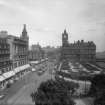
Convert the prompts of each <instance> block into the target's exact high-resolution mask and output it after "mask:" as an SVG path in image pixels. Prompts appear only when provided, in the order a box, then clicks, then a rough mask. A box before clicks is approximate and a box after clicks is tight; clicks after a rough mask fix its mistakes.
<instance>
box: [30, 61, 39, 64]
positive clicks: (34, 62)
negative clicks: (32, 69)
mask: <svg viewBox="0 0 105 105" xmlns="http://www.w3.org/2000/svg"><path fill="white" fill-rule="evenodd" d="M30 63H33V64H38V63H39V61H31V62H30Z"/></svg>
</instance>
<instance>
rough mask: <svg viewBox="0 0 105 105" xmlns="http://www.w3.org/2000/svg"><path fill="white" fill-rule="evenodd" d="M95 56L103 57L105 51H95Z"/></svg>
mask: <svg viewBox="0 0 105 105" xmlns="http://www.w3.org/2000/svg"><path fill="white" fill-rule="evenodd" d="M96 57H97V58H105V51H103V52H97V53H96Z"/></svg>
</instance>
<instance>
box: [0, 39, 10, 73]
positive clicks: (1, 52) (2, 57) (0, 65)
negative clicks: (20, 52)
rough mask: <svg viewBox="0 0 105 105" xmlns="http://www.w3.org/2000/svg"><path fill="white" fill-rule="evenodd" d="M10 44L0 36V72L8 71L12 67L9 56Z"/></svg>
mask: <svg viewBox="0 0 105 105" xmlns="http://www.w3.org/2000/svg"><path fill="white" fill-rule="evenodd" d="M9 49H10V46H9V44H8V42H7V39H6V38H0V74H3V73H5V72H8V71H10V70H11V68H12V62H11V60H10V59H9V58H10V50H9Z"/></svg>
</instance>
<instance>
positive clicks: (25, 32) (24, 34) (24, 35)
mask: <svg viewBox="0 0 105 105" xmlns="http://www.w3.org/2000/svg"><path fill="white" fill-rule="evenodd" d="M22 36H23V37H26V36H27V30H26V24H24V27H23V31H22Z"/></svg>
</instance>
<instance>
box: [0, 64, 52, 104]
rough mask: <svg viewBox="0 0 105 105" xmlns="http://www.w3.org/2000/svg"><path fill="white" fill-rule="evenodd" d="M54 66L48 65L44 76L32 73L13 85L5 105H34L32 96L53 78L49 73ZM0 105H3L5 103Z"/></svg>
mask: <svg viewBox="0 0 105 105" xmlns="http://www.w3.org/2000/svg"><path fill="white" fill-rule="evenodd" d="M52 66H53V65H52V64H51V63H48V67H47V69H46V71H45V72H44V73H43V74H42V75H38V74H37V72H30V73H28V74H27V75H26V76H24V77H23V78H22V79H21V80H19V81H17V83H15V84H13V86H12V87H11V88H10V89H9V90H8V91H9V92H7V93H8V94H7V95H6V97H5V99H4V100H3V102H4V105H34V103H33V102H32V99H31V97H30V94H31V93H32V92H33V91H36V89H37V88H38V86H39V85H40V83H41V82H43V81H46V80H48V79H51V78H53V76H51V73H50V72H49V71H50V70H51V68H52V69H53V67H52ZM0 105H3V103H1V104H0Z"/></svg>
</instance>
